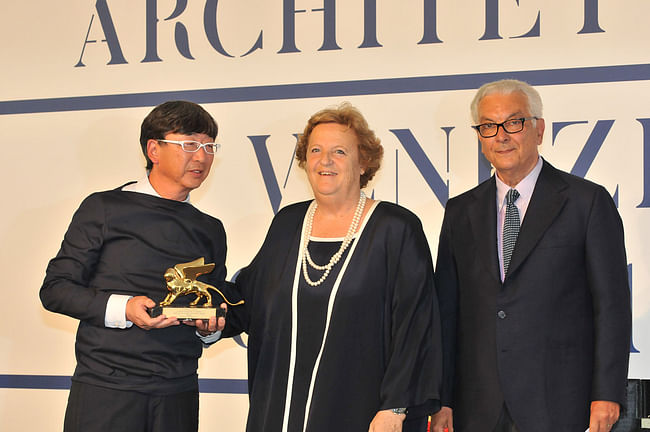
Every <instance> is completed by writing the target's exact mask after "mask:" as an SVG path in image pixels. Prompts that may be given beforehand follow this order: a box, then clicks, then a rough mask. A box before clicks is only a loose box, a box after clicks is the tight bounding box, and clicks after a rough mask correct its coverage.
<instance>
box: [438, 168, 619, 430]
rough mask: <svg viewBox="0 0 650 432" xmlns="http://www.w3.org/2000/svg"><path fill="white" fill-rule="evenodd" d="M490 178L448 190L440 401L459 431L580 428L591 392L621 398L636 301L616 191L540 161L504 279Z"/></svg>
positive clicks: (441, 266) (441, 253) (441, 252)
mask: <svg viewBox="0 0 650 432" xmlns="http://www.w3.org/2000/svg"><path fill="white" fill-rule="evenodd" d="M496 213H497V210H496V181H495V179H494V177H493V178H491V179H490V180H487V181H485V182H483V183H482V184H480V185H478V186H477V187H475V188H474V189H472V190H470V191H468V192H465V193H464V194H462V195H460V196H458V197H456V198H453V199H451V200H449V202H448V203H447V207H446V210H445V217H444V221H443V225H442V231H441V234H440V243H439V248H438V260H437V267H436V288H437V290H438V295H439V298H440V307H441V317H442V320H443V339H444V345H445V359H444V364H445V366H444V367H445V384H444V389H443V404H444V405H447V406H452V407H453V409H454V426H455V428H456V431H457V432H465V431H471V432H481V431H490V432H491V431H492V429H493V427H494V425H495V423H496V421H497V417H498V416H499V413H500V411H501V409H502V406H503V403H504V402H505V403H506V405H507V406H508V409H509V410H510V413H511V415H512V417H513V419H514V421H515V423H516V424H517V426H518V427H519V429H520V430H521V431H522V432H533V431H539V432H549V431H553V432H561V431H572V432H573V431H578V432H583V431H584V430H585V429H586V428H587V426H588V424H589V408H590V403H591V401H593V400H609V401H615V402H618V403H620V404H621V405H623V404H624V402H625V396H626V383H627V370H628V358H629V347H630V329H631V310H630V295H629V287H628V279H627V261H626V257H625V246H624V242H623V226H622V223H621V219H620V216H619V214H618V212H617V210H616V207H615V205H614V202H613V201H612V199H611V197H610V195H609V193H608V192H607V191H606V190H605V189H604V188H603V187H602V186H599V185H596V184H594V183H591V182H589V181H587V180H584V179H581V178H579V177H576V176H573V175H570V174H567V173H565V172H562V171H559V170H557V169H555V168H554V167H553V166H551V165H550V164H549V163H547V162H544V165H543V167H542V171H541V173H540V175H539V178H538V180H537V184H536V186H535V190H534V192H533V195H532V198H531V200H530V203H529V206H528V209H527V211H526V215H525V218H524V220H523V223H522V226H521V229H520V232H519V237H518V239H517V244H516V246H515V249H514V252H513V255H512V259H511V262H510V268H509V271H508V275H507V277H506V280H505V281H504V282H503V283H502V282H501V278H500V275H499V259H498V255H497V240H496Z"/></svg>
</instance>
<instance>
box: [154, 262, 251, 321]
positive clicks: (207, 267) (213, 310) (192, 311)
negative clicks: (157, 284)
mask: <svg viewBox="0 0 650 432" xmlns="http://www.w3.org/2000/svg"><path fill="white" fill-rule="evenodd" d="M214 267H215V266H214V263H209V264H205V263H204V258H203V257H201V258H197V259H195V260H194V261H190V262H188V263H180V264H176V265H175V266H174V267H172V268H168V269H167V270H165V274H164V278H165V281H166V282H167V290H168V291H169V292H168V293H167V297H165V299H164V300H163V301H161V302H160V303H159V304H158V306H155V307H153V308H151V309H149V315H150V316H151V317H152V318H155V317H157V316H160V315H163V314H164V315H165V316H168V317H176V318H178V319H179V320H195V319H200V320H207V319H210V318H211V317H213V316H216V317H220V316H223V317H225V316H226V310H225V309H222V308H220V307H219V308H217V307H216V306H213V305H212V294H210V290H213V291H216V292H217V293H218V294H219V295H220V296H221V297H223V299H224V301H225V302H226V304H229V305H230V306H237V305H240V304H243V303H244V300H240V301H238V302H237V303H231V302H229V301H228V299H227V298H226V296H225V295H223V293H222V292H221V291H219V289H217V288H215V287H213V286H212V285H209V284H207V283H204V282H201V281H199V280H196V278H197V277H199V276H200V275H202V274H206V273H210V272H211V271H212V270H214ZM188 294H195V295H196V299H195V300H194V301H192V302H191V303H190V304H189V306H171V304H172V303H173V302H174V301H175V300H176V299H177V298H178V297H180V296H185V295H188ZM202 298H205V303H203V304H202V305H199V301H200V300H201V299H202Z"/></svg>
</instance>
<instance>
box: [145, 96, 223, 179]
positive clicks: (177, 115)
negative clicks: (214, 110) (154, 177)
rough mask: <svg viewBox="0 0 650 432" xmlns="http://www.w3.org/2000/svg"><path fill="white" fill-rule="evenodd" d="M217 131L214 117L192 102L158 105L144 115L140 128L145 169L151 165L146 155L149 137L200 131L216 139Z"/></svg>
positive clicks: (160, 137)
mask: <svg viewBox="0 0 650 432" xmlns="http://www.w3.org/2000/svg"><path fill="white" fill-rule="evenodd" d="M218 131H219V128H218V126H217V122H216V121H215V120H214V118H212V116H211V115H210V114H209V113H208V112H207V111H206V110H205V109H203V107H201V106H200V105H198V104H195V103H194V102H188V101H168V102H164V103H162V104H160V105H158V106H157V107H156V108H154V109H153V110H152V111H151V112H150V113H149V115H147V117H145V119H144V120H143V121H142V126H141V128H140V146H141V147H142V153H144V157H145V159H146V160H147V169H148V170H150V169H151V168H152V167H153V163H152V162H151V160H150V159H149V156H148V155H147V141H149V140H150V139H164V138H165V135H166V134H169V133H179V134H183V135H191V134H194V133H202V134H206V135H207V136H209V137H211V138H212V139H216V138H217V133H218Z"/></svg>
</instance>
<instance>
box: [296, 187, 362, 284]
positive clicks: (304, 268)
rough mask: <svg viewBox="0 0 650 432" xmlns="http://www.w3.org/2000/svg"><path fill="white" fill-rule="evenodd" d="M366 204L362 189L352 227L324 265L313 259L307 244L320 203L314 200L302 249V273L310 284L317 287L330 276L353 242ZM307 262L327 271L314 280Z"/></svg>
mask: <svg viewBox="0 0 650 432" xmlns="http://www.w3.org/2000/svg"><path fill="white" fill-rule="evenodd" d="M365 206H366V194H365V193H364V192H363V191H361V193H360V194H359V203H358V204H357V209H356V210H355V212H354V217H353V218H352V222H351V223H350V228H348V232H347V234H346V235H345V238H344V239H343V242H342V243H341V247H340V248H339V250H338V251H337V252H336V253H335V254H334V255H332V258H330V261H329V263H327V264H325V265H322V266H321V265H318V264H316V263H315V262H314V261H313V260H312V259H311V255H310V254H309V249H308V248H307V246H308V245H309V238H310V237H311V230H312V225H313V223H314V213H316V208H317V207H318V203H317V202H315V201H314V203H313V204H312V206H311V207H310V208H309V211H308V212H307V227H306V229H305V236H306V238H305V239H304V240H303V243H304V246H303V249H302V274H303V276H304V277H305V281H306V282H307V283H308V284H309V285H311V286H314V287H315V286H318V285H320V284H322V283H323V281H324V280H325V279H327V276H329V274H330V271H331V270H332V267H334V266H335V265H336V263H337V262H339V260H340V259H341V257H342V256H343V253H344V252H345V250H346V249H347V248H348V246H349V245H350V243H352V239H353V238H354V235H355V234H356V232H357V228H358V227H359V222H360V221H361V215H362V214H363V209H364V208H365ZM307 263H309V265H310V266H311V267H312V268H314V269H316V270H321V271H322V270H324V271H325V273H323V275H322V276H321V277H320V279H318V280H317V281H316V282H314V281H312V280H311V279H310V278H309V273H308V272H307Z"/></svg>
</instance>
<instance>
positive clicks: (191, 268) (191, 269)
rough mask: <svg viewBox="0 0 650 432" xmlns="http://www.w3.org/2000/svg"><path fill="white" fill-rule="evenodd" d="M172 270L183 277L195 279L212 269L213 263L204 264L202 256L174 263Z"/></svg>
mask: <svg viewBox="0 0 650 432" xmlns="http://www.w3.org/2000/svg"><path fill="white" fill-rule="evenodd" d="M174 270H176V271H177V272H178V274H179V275H181V277H183V278H184V279H190V280H196V278H197V277H199V276H200V275H202V274H206V273H210V272H211V271H212V270H214V263H209V264H205V261H204V258H203V257H201V258H197V259H195V260H194V261H190V262H187V263H179V264H176V265H175V266H174Z"/></svg>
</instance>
